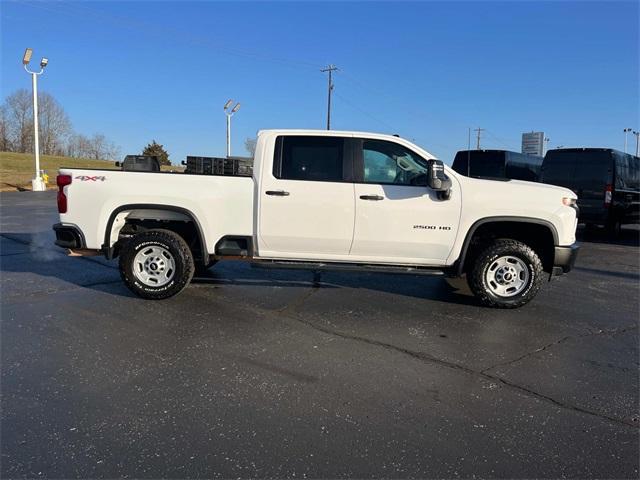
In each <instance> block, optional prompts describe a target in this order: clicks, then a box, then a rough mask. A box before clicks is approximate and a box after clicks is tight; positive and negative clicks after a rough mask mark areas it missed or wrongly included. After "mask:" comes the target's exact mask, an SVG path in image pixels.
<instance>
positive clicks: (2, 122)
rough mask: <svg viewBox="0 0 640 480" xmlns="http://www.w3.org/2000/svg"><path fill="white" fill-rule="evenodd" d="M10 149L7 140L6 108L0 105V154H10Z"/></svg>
mask: <svg viewBox="0 0 640 480" xmlns="http://www.w3.org/2000/svg"><path fill="white" fill-rule="evenodd" d="M11 148H12V145H11V140H10V139H9V119H8V115H7V107H6V106H5V105H0V152H10V151H11Z"/></svg>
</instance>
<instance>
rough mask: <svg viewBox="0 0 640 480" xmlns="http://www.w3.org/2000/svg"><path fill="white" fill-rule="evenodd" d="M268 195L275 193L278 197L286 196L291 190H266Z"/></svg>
mask: <svg viewBox="0 0 640 480" xmlns="http://www.w3.org/2000/svg"><path fill="white" fill-rule="evenodd" d="M264 193H266V194H267V195H275V196H277V197H286V196H287V195H289V192H285V191H284V190H267V191H266V192H264Z"/></svg>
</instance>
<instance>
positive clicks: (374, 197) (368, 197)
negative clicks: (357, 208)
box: [360, 195, 384, 200]
mask: <svg viewBox="0 0 640 480" xmlns="http://www.w3.org/2000/svg"><path fill="white" fill-rule="evenodd" d="M360 198H361V199H362V200H384V197H383V196H382V195H360Z"/></svg>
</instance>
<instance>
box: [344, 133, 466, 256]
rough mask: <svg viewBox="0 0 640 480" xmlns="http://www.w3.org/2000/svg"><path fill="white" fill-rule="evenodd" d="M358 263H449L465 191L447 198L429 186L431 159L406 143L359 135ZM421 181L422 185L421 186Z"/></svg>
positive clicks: (356, 167)
mask: <svg viewBox="0 0 640 480" xmlns="http://www.w3.org/2000/svg"><path fill="white" fill-rule="evenodd" d="M355 141H356V145H354V154H355V159H354V170H355V171H354V175H355V177H356V181H357V183H356V184H355V204H356V212H355V228H354V238H353V244H352V246H351V251H350V256H351V257H353V260H354V261H371V262H376V263H394V264H418V265H444V263H445V261H446V259H447V257H448V256H449V253H450V251H451V248H452V246H453V243H454V241H455V238H456V233H457V229H458V223H459V220H460V190H459V186H458V184H457V182H455V181H454V182H453V185H452V192H451V196H450V198H449V199H448V200H441V199H439V197H438V195H436V192H434V191H433V190H431V189H429V188H428V187H427V186H426V185H424V183H425V181H424V179H425V176H426V173H427V165H428V163H427V160H425V159H424V158H422V157H421V156H419V155H418V154H416V153H414V152H412V151H411V150H409V149H408V148H406V147H405V146H403V145H400V144H397V143H394V142H389V141H383V140H368V139H355ZM420 184H422V185H420Z"/></svg>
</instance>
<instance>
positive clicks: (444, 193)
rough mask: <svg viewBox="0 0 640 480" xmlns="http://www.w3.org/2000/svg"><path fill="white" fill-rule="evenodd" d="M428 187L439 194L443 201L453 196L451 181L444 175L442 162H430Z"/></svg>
mask: <svg viewBox="0 0 640 480" xmlns="http://www.w3.org/2000/svg"><path fill="white" fill-rule="evenodd" d="M427 186H428V187H429V188H430V189H431V190H434V191H435V192H437V194H438V197H440V198H441V199H442V200H447V199H449V196H450V195H451V179H450V178H449V177H447V175H446V174H445V173H444V163H442V160H429V169H428V170H427Z"/></svg>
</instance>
